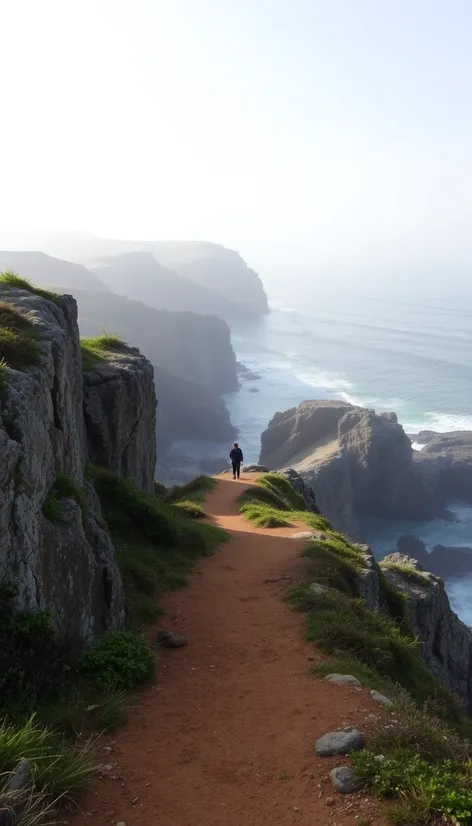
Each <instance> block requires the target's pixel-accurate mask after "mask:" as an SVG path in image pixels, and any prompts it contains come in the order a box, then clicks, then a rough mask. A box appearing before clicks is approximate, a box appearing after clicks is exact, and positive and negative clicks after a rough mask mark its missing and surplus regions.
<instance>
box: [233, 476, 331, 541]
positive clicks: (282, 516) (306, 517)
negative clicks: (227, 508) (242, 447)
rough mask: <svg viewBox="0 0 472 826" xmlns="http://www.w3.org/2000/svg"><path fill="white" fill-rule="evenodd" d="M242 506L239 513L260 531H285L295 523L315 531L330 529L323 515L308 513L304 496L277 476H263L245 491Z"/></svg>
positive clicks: (283, 478) (240, 501)
mask: <svg viewBox="0 0 472 826" xmlns="http://www.w3.org/2000/svg"><path fill="white" fill-rule="evenodd" d="M239 505H240V508H239V512H240V513H241V514H242V515H243V516H244V517H245V518H246V519H249V520H250V521H251V522H253V523H254V524H255V525H257V526H258V527H261V528H286V527H288V526H289V525H292V524H293V523H295V522H301V523H303V524H304V525H306V526H307V527H308V528H310V529H312V530H315V531H324V530H326V529H327V527H329V525H328V522H327V521H326V519H325V518H324V517H323V516H319V515H318V514H314V513H310V511H307V509H306V506H305V502H304V499H303V496H301V495H300V494H299V493H297V492H296V491H295V490H294V489H293V487H292V485H291V484H290V482H289V481H288V480H287V479H285V477H284V476H280V475H279V474H277V473H266V474H264V475H263V476H260V477H259V479H257V480H256V481H255V482H254V485H253V486H252V487H250V488H248V489H247V490H245V491H243V493H242V494H241V496H240V497H239Z"/></svg>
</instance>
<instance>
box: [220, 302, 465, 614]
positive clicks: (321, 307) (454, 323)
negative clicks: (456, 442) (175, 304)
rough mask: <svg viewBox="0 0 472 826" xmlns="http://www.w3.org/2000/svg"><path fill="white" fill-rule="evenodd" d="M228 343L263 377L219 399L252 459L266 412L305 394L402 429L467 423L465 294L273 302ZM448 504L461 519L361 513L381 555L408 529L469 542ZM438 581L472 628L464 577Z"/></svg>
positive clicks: (444, 540)
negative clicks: (370, 411) (341, 402)
mask: <svg viewBox="0 0 472 826" xmlns="http://www.w3.org/2000/svg"><path fill="white" fill-rule="evenodd" d="M303 298H304V299H305V296H303ZM232 341H233V347H234V349H235V351H236V356H237V358H238V360H239V361H241V362H243V363H244V364H246V365H247V366H248V367H249V368H250V369H251V370H253V371H254V372H255V373H258V374H259V375H260V377H261V378H260V380H259V381H250V382H244V384H243V387H242V389H241V390H240V391H239V392H237V393H232V394H230V395H228V396H227V397H226V401H227V404H228V407H229V410H230V413H231V418H232V421H233V423H234V424H235V425H236V426H237V427H238V428H239V429H240V440H241V443H242V445H243V447H244V453H245V459H246V460H248V461H257V459H258V456H259V450H260V434H261V432H262V431H263V430H264V429H265V428H266V427H267V424H268V422H269V420H270V418H271V417H272V416H273V415H274V413H275V412H276V411H278V410H286V409H287V408H290V407H293V406H295V405H297V404H299V403H300V402H301V401H304V400H306V399H326V398H336V399H345V400H346V401H348V402H351V403H352V404H358V405H361V406H363V407H372V408H374V409H375V410H376V411H377V412H382V411H392V410H393V411H395V412H396V413H397V415H398V419H399V421H400V423H401V424H402V425H403V427H404V428H405V430H406V432H407V433H416V432H418V431H419V430H425V429H428V430H438V431H441V432H446V431H449V430H472V294H471V295H470V296H469V297H465V298H464V297H463V296H461V297H460V298H456V299H451V298H448V297H445V298H444V300H442V299H441V300H439V299H433V298H424V299H423V298H422V297H421V298H417V299H408V298H404V299H401V298H397V299H394V300H393V299H391V298H372V297H368V298H366V297H364V296H362V297H360V296H359V297H349V299H347V298H344V299H341V300H340V299H339V298H335V297H334V296H333V297H329V296H323V297H316V298H314V297H313V298H312V299H311V301H310V300H309V299H308V300H307V301H306V304H304V306H302V307H301V306H299V305H297V304H295V303H294V304H293V306H290V305H284V304H282V303H281V302H278V301H271V313H270V315H268V316H266V317H264V318H260V319H257V320H255V321H248V322H246V323H239V324H238V325H233V326H232ZM255 389H257V390H258V392H257V393H256V392H254V390H255ZM451 509H452V510H454V511H455V512H456V513H457V515H458V518H459V519H460V521H458V522H456V523H445V522H442V521H440V520H435V521H434V522H430V523H414V524H413V523H401V524H400V523H396V524H395V523H386V522H383V521H381V520H369V522H366V524H365V525H364V526H363V527H364V531H365V532H366V538H367V539H368V541H369V542H370V544H371V545H372V547H373V549H374V552H375V553H376V554H377V555H378V556H379V557H380V556H383V555H384V554H385V553H386V552H389V551H392V550H394V549H395V543H396V538H397V537H398V536H399V535H401V534H402V533H407V532H408V533H414V534H416V535H417V536H420V537H421V538H422V539H423V541H425V542H426V544H427V546H428V547H432V546H433V545H435V544H437V543H441V544H445V545H457V546H459V545H462V546H469V547H472V508H470V507H468V506H464V505H463V504H461V503H457V506H454V505H453V506H452V507H451ZM446 585H447V588H448V592H449V596H450V599H451V603H452V605H453V607H454V609H455V610H456V611H457V613H458V614H459V615H460V616H461V618H462V619H463V620H464V622H466V623H467V624H469V625H471V626H472V577H471V578H470V579H469V578H465V577H462V578H461V580H460V581H458V580H454V581H448V582H447V583H446Z"/></svg>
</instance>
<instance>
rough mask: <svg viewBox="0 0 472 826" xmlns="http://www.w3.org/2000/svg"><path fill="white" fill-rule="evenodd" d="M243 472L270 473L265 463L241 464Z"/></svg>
mask: <svg viewBox="0 0 472 826" xmlns="http://www.w3.org/2000/svg"><path fill="white" fill-rule="evenodd" d="M242 472H243V473H270V471H269V468H268V467H266V466H265V465H243V467H242Z"/></svg>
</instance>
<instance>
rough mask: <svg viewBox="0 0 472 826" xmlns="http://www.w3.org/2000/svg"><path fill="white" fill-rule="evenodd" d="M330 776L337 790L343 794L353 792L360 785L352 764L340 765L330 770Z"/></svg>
mask: <svg viewBox="0 0 472 826" xmlns="http://www.w3.org/2000/svg"><path fill="white" fill-rule="evenodd" d="M329 777H330V780H331V783H332V784H333V786H334V788H335V789H336V791H337V792H340V793H341V794H352V793H353V792H355V791H357V789H358V788H359V786H360V783H359V781H358V779H357V777H356V773H355V771H354V769H353V768H352V767H351V766H338V767H337V768H336V769H333V770H332V771H330V773H329Z"/></svg>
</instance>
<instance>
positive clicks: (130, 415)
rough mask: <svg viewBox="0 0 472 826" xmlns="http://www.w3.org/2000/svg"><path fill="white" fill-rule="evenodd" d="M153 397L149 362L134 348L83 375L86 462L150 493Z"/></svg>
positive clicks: (153, 449)
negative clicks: (113, 473) (87, 459)
mask: <svg viewBox="0 0 472 826" xmlns="http://www.w3.org/2000/svg"><path fill="white" fill-rule="evenodd" d="M156 405H157V401H156V392H155V387H154V371H153V368H152V365H151V364H150V363H149V361H148V360H147V359H146V358H144V356H142V355H141V354H140V352H139V350H136V349H134V348H129V347H128V348H126V349H125V350H123V351H122V352H117V353H113V354H110V355H109V356H108V358H107V361H106V362H105V363H103V364H98V365H96V367H95V368H94V370H93V371H90V372H87V373H84V419H85V430H86V435H87V448H88V456H89V459H90V460H91V461H92V462H93V463H94V464H97V465H102V466H103V467H107V468H109V469H110V470H113V471H116V472H118V473H121V474H122V475H123V476H126V477H127V478H128V479H131V480H132V481H133V482H134V484H135V485H136V486H137V487H138V488H141V489H142V490H145V491H148V492H150V493H151V492H152V491H153V489H154V478H155V468H156Z"/></svg>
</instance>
